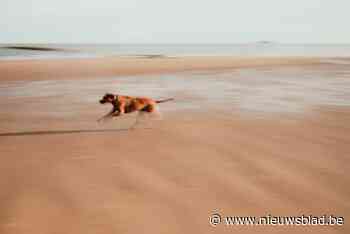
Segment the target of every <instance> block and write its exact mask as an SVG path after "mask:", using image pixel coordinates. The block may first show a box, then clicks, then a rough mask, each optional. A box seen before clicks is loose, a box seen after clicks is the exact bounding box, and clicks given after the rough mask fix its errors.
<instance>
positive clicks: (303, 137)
mask: <svg viewBox="0 0 350 234" xmlns="http://www.w3.org/2000/svg"><path fill="white" fill-rule="evenodd" d="M312 61H314V60H312ZM76 62H77V61H76ZM85 62H86V61H85ZM85 62H84V63H85ZM231 62H232V61H231ZM6 63H7V62H6ZM20 63H22V62H20ZM23 63H24V64H27V63H29V64H32V65H33V71H32V72H33V74H40V75H39V78H38V77H37V76H33V77H31V76H24V74H27V72H28V70H30V69H29V67H31V66H30V65H24V66H23V69H20V66H18V67H17V68H16V69H17V70H16V72H13V67H12V68H11V65H10V66H9V69H8V72H9V73H11V72H12V73H11V74H13V75H14V76H13V77H15V78H14V81H13V82H12V81H11V82H10V81H9V80H10V79H11V76H10V77H8V76H7V75H9V73H3V71H4V65H3V64H2V62H1V64H2V65H0V67H1V66H2V69H3V70H1V72H2V73H1V74H7V75H3V76H2V78H1V79H2V80H1V81H0V95H1V99H0V100H1V101H0V120H1V121H0V130H1V131H0V154H1V156H2V163H1V166H0V167H1V168H0V175H1V176H0V186H1V190H0V197H1V203H0V207H1V211H0V217H1V218H0V232H1V233H26V234H27V233H35V234H36V233H72V234H73V233H74V234H76V233H84V234H85V233H212V232H217V233H231V232H239V233H259V232H261V231H265V232H268V233H300V232H305V231H308V232H312V233H348V232H349V230H350V229H349V225H348V224H347V220H348V219H349V218H350V212H349V210H350V209H349V208H350V201H349V197H350V189H349V186H348V185H349V182H350V181H349V180H350V179H349V178H350V176H349V169H350V168H349V161H350V160H349V155H350V147H349V145H350V135H349V131H350V124H349V123H350V108H349V107H348V104H347V103H349V102H348V101H349V100H350V98H349V97H350V94H349V92H348V90H347V89H346V87H348V85H349V83H348V82H349V78H350V72H349V69H348V65H347V64H345V65H339V64H338V65H334V64H333V65H332V64H322V65H317V64H316V65H312V64H308V63H300V64H294V65H291V64H289V65H288V66H287V67H286V66H285V64H282V65H283V66H282V65H281V66H279V65H277V64H275V65H274V66H264V67H260V66H256V65H257V64H255V65H244V66H243V67H244V68H245V69H238V70H237V69H232V68H235V67H234V66H232V64H231V65H230V68H229V69H228V70H227V67H224V66H223V67H219V68H215V69H214V70H211V69H207V68H208V67H207V66H205V65H193V67H195V68H196V69H190V70H191V71H190V72H184V73H176V74H174V73H169V72H167V73H165V74H162V75H157V74H153V73H152V75H151V74H148V72H147V71H144V72H145V73H143V74H144V75H142V76H141V75H138V76H127V77H124V76H122V77H117V76H114V77H110V76H109V75H112V74H114V72H113V73H111V74H106V73H103V74H104V75H106V76H104V75H103V74H101V73H100V72H101V71H102V70H103V69H102V68H96V69H97V70H99V72H96V73H95V74H100V75H99V76H97V77H95V78H93V76H90V77H89V79H86V80H85V79H84V78H83V77H82V76H81V75H82V74H84V73H82V71H79V72H77V73H76V74H79V76H72V73H71V71H69V70H68V69H67V70H65V71H61V72H60V75H59V76H58V77H56V76H55V77H53V76H52V72H53V71H54V70H53V71H51V69H49V67H45V68H42V70H40V71H41V72H42V73H41V72H39V71H37V70H36V69H34V68H35V66H39V65H34V64H35V63H49V64H50V63H51V62H50V61H45V62H44V61H30V62H23ZM52 63H55V64H56V65H55V66H54V67H56V66H61V65H57V61H55V62H53V61H52ZM67 63H68V62H67ZM78 63H79V62H78ZM152 63H156V62H155V59H154V60H152ZM261 63H263V62H262V61H260V62H259V64H261ZM253 64H254V63H253ZM13 66H14V65H13ZM99 66H102V64H100V65H99ZM106 66H107V67H112V65H110V64H108V65H106ZM117 66H119V65H117ZM130 66H131V65H130ZM133 66H136V65H133ZM142 66H143V65H142ZM145 66H146V65H145ZM154 66H156V65H154ZM172 66H175V65H172ZM200 66H203V68H205V70H198V69H199V67H200ZM237 67H239V66H238V65H237ZM247 67H248V68H247ZM10 68H11V69H10ZM223 68H226V69H223ZM57 69H58V68H57ZM88 69H92V68H88ZM78 70H79V69H78ZM107 70H108V69H107ZM181 70H183V68H181V69H180V70H177V71H181ZM185 70H186V69H185ZM210 70H211V71H210ZM10 71H11V72H10ZM164 71H169V70H167V69H165V70H164ZM65 72H66V73H65ZM157 72H161V69H160V70H158V71H157ZM161 73H163V72H161ZM28 74H29V73H28ZM64 74H65V75H64ZM120 74H122V72H121V73H120ZM131 74H132V73H131ZM131 74H128V75H131ZM48 77H50V78H48ZM60 77H62V79H63V80H64V81H61V80H60V79H61V78H60ZM77 77H79V79H76V80H75V79H74V78H77ZM329 79H331V81H329ZM33 80H40V81H33ZM106 89H107V90H106ZM108 89H112V90H108ZM113 90H118V91H119V90H120V91H121V92H122V93H127V94H129V93H130V94H133V95H134V94H136V93H140V94H142V95H147V96H152V97H154V98H161V97H168V96H171V97H175V100H176V101H175V102H173V103H165V104H163V105H162V106H161V113H162V120H157V119H153V118H149V117H145V118H141V123H140V124H139V125H137V127H136V129H134V130H130V129H129V127H130V126H132V125H133V124H134V121H135V117H136V116H135V115H129V116H125V117H123V118H121V119H119V120H114V121H110V122H108V123H105V124H103V125H101V124H97V123H96V119H97V118H98V117H99V116H100V115H102V114H103V113H105V112H107V111H108V110H109V108H110V107H108V106H101V105H98V104H97V100H98V97H99V95H100V93H102V94H103V92H105V91H113ZM272 107H274V108H272ZM262 109H263V110H264V111H262ZM213 212H220V213H221V214H222V215H223V216H224V215H231V216H234V215H236V216H253V215H256V216H266V215H269V214H270V215H275V216H293V215H295V216H299V215H302V214H305V215H314V216H321V215H324V214H329V215H331V214H333V215H336V216H343V217H344V218H345V225H344V226H326V227H325V226H307V227H304V226H254V227H253V226H232V227H227V226H224V225H218V226H217V227H212V226H210V225H209V222H208V217H209V215H210V214H212V213H213Z"/></svg>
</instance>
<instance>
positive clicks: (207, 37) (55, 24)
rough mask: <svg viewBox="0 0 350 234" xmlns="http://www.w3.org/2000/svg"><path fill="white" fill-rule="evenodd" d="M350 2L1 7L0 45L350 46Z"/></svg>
mask: <svg viewBox="0 0 350 234" xmlns="http://www.w3.org/2000/svg"><path fill="white" fill-rule="evenodd" d="M349 10H350V1H349V0H288V1H287V0H0V42H2V43H13V42H27V43H28V42H35V43H47V42H57V43H103V42H107V43H118V42H123V43H241V42H254V41H259V40H271V41H278V42H290V43H350V28H349V22H350V13H349Z"/></svg>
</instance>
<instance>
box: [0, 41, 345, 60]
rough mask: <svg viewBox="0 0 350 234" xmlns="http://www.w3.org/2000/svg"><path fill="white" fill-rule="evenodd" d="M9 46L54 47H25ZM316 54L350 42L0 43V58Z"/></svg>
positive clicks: (334, 53)
mask: <svg viewBox="0 0 350 234" xmlns="http://www.w3.org/2000/svg"><path fill="white" fill-rule="evenodd" d="M9 46H27V47H40V48H41V47H43V48H55V49H57V50H50V51H41V50H24V49H14V48H9ZM220 55H221V56H253V57H254V56H311V57H312V56H315V57H350V44H280V43H269V42H260V43H247V44H16V45H9V44H0V60H11V59H50V58H52V59H54V58H89V57H101V56H102V57H103V56H220Z"/></svg>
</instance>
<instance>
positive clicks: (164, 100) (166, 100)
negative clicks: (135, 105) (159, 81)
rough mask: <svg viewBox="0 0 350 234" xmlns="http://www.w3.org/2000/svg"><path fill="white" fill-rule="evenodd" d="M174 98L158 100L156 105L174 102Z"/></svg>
mask: <svg viewBox="0 0 350 234" xmlns="http://www.w3.org/2000/svg"><path fill="white" fill-rule="evenodd" d="M173 100H174V98H167V99H163V100H156V103H163V102H169V101H173Z"/></svg>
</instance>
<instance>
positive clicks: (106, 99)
mask: <svg viewBox="0 0 350 234" xmlns="http://www.w3.org/2000/svg"><path fill="white" fill-rule="evenodd" d="M172 100H174V99H173V98H168V99H162V100H153V99H151V98H146V97H131V96H124V95H117V94H112V93H106V94H105V95H104V96H103V97H102V99H101V100H100V103H101V104H107V103H110V104H112V106H113V108H112V110H111V111H110V112H109V113H107V114H106V115H104V116H102V117H101V118H100V119H98V122H100V121H102V120H105V119H107V118H112V117H117V116H121V115H123V114H127V113H132V112H135V111H139V112H144V113H153V112H155V111H156V110H157V104H158V103H163V102H168V101H172Z"/></svg>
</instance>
